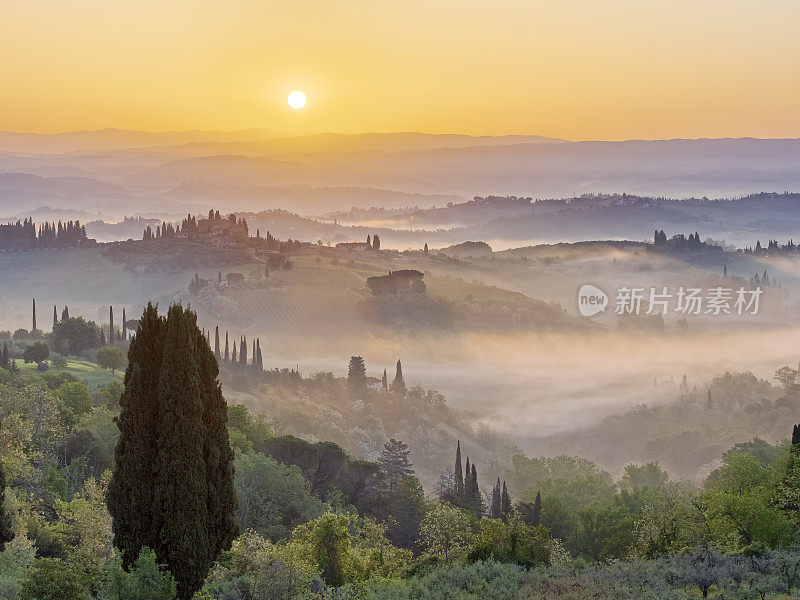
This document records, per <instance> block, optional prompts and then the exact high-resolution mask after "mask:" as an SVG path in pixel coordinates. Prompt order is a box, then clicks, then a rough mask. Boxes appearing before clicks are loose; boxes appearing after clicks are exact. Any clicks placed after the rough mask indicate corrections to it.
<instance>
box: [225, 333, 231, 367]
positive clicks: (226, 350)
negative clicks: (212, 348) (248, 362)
mask: <svg viewBox="0 0 800 600" xmlns="http://www.w3.org/2000/svg"><path fill="white" fill-rule="evenodd" d="M230 358H231V353H230V349H229V347H228V332H227V331H226V332H225V362H228V361H229V360H230Z"/></svg>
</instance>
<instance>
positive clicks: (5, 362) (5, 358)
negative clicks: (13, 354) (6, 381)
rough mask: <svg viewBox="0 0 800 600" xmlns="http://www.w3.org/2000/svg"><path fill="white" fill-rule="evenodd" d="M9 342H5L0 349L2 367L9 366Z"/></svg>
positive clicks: (0, 364) (0, 365)
mask: <svg viewBox="0 0 800 600" xmlns="http://www.w3.org/2000/svg"><path fill="white" fill-rule="evenodd" d="M8 362H9V359H8V342H3V349H2V350H0V367H4V368H6V369H7V368H8Z"/></svg>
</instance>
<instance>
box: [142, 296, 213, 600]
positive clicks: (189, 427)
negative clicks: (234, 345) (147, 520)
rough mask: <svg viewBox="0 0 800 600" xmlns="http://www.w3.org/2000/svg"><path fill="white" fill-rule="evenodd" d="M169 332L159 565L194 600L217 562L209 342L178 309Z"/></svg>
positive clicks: (160, 447)
mask: <svg viewBox="0 0 800 600" xmlns="http://www.w3.org/2000/svg"><path fill="white" fill-rule="evenodd" d="M193 325H194V327H192V326H193ZM165 327H166V329H165V332H164V335H163V336H162V340H163V359H162V363H161V373H160V377H159V381H158V422H157V427H156V431H157V435H156V439H155V442H156V446H157V455H156V460H155V463H154V465H153V469H154V470H155V487H154V489H153V529H154V530H155V531H157V532H158V537H157V538H156V539H155V540H154V541H155V550H156V555H157V556H158V558H159V562H163V563H165V564H166V565H167V566H168V567H169V570H170V572H171V573H172V575H173V576H174V577H175V580H176V582H177V583H178V590H179V595H180V597H181V598H184V599H188V598H191V596H192V595H193V594H194V592H196V591H197V590H198V589H200V586H201V585H202V583H203V579H204V577H205V574H206V573H207V571H208V569H209V568H210V567H211V562H210V561H209V558H210V557H211V556H212V543H211V540H210V539H209V525H210V519H209V510H208V505H207V495H208V486H207V483H206V465H205V461H204V460H203V458H204V441H205V440H204V431H203V429H204V427H203V409H204V407H203V397H202V392H201V385H200V377H201V375H200V365H199V364H198V362H199V361H198V358H199V355H201V354H202V352H203V349H204V346H205V344H203V343H202V341H203V340H204V338H205V336H204V335H203V334H202V332H199V331H196V327H197V326H196V324H194V323H191V322H190V319H189V318H188V315H186V314H185V313H184V310H183V308H182V307H180V306H178V305H173V306H171V307H170V309H169V312H168V313H167V320H166V325H165Z"/></svg>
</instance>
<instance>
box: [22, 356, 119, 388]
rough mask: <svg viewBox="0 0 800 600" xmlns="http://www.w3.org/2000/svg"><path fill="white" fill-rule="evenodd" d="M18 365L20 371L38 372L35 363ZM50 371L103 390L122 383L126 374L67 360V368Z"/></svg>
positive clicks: (88, 363)
mask: <svg viewBox="0 0 800 600" xmlns="http://www.w3.org/2000/svg"><path fill="white" fill-rule="evenodd" d="M17 364H18V365H19V367H20V369H22V370H25V371H35V370H36V364H35V363H29V364H25V363H23V362H22V361H18V362H17ZM50 371H65V372H67V373H69V374H70V375H74V376H75V377H77V378H78V379H79V380H80V381H82V382H84V383H85V384H86V385H88V386H89V387H91V388H102V387H105V386H107V385H108V384H109V383H111V382H112V381H119V382H122V376H123V374H124V371H115V372H114V373H112V372H111V371H108V370H106V369H101V368H100V367H98V366H97V365H96V364H94V363H90V362H86V361H83V360H67V366H66V367H61V368H57V367H50Z"/></svg>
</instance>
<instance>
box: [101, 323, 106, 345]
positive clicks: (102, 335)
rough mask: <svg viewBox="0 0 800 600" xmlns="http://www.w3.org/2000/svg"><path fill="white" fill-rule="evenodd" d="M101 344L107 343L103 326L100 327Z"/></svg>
mask: <svg viewBox="0 0 800 600" xmlns="http://www.w3.org/2000/svg"><path fill="white" fill-rule="evenodd" d="M100 345H101V346H105V345H106V332H105V330H104V329H103V328H102V327H101V328H100Z"/></svg>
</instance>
